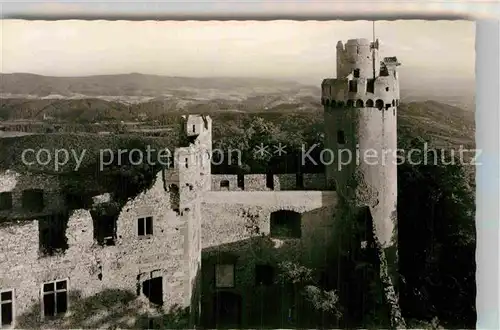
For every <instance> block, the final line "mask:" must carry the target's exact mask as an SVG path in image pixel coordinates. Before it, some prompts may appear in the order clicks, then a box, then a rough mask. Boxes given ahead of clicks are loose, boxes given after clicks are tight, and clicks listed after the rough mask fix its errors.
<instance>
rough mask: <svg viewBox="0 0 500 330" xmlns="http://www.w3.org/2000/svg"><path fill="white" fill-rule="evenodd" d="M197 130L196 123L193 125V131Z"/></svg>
mask: <svg viewBox="0 0 500 330" xmlns="http://www.w3.org/2000/svg"><path fill="white" fill-rule="evenodd" d="M194 132H196V125H193V133H194Z"/></svg>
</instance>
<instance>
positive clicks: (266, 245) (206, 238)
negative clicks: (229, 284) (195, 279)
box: [202, 191, 336, 326]
mask: <svg viewBox="0 0 500 330" xmlns="http://www.w3.org/2000/svg"><path fill="white" fill-rule="evenodd" d="M335 205H336V194H335V192H321V191H283V192H271V191H269V192H266V191H252V192H209V193H207V194H206V195H205V198H204V203H203V215H204V221H203V223H202V243H203V250H202V260H203V261H202V262H203V265H202V281H203V284H202V285H203V301H202V311H203V313H204V315H203V321H204V323H205V325H206V326H214V324H213V323H214V319H213V317H214V316H213V314H212V310H213V307H214V306H213V304H214V300H213V299H214V297H215V295H216V294H217V292H232V293H235V294H237V295H239V296H240V297H242V305H243V306H242V314H241V317H242V320H241V321H242V323H243V324H245V325H247V326H259V324H252V321H255V320H262V322H263V323H266V322H267V324H268V325H270V324H272V322H273V320H276V317H278V316H282V315H283V313H286V311H287V310H288V308H289V307H290V306H288V304H289V303H290V301H289V300H286V299H281V298H280V297H282V294H285V293H284V292H281V291H280V290H281V289H280V288H279V286H276V285H266V286H259V285H257V284H256V278H255V267H256V265H269V266H271V267H272V268H273V269H274V278H275V279H276V278H277V276H278V263H280V262H282V261H293V262H298V263H300V264H303V265H306V266H309V267H311V268H314V269H321V268H323V267H324V266H325V260H328V254H329V250H330V246H331V245H332V244H333V242H332V236H333V233H332V232H333V224H334V220H333V219H334V209H335ZM279 210H291V211H295V212H299V213H301V237H300V238H287V239H277V238H270V237H269V234H270V228H271V223H270V217H271V213H272V212H274V211H279ZM227 255H230V256H232V257H233V258H234V260H235V264H236V265H235V286H234V288H228V289H223V290H222V289H216V288H215V283H214V280H215V279H214V269H215V268H214V267H215V264H216V263H217V262H220V260H221V259H222V258H224V257H225V256H227ZM261 307H264V308H265V309H266V311H265V312H263V311H262V310H261V309H262V308H261ZM263 319H265V320H263ZM260 325H261V326H262V325H263V324H260ZM264 325H265V324H264Z"/></svg>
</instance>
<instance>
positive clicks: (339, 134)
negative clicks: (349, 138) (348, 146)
mask: <svg viewBox="0 0 500 330" xmlns="http://www.w3.org/2000/svg"><path fill="white" fill-rule="evenodd" d="M337 143H339V144H345V134H344V131H337Z"/></svg>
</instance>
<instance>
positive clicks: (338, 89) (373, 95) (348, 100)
mask: <svg viewBox="0 0 500 330" xmlns="http://www.w3.org/2000/svg"><path fill="white" fill-rule="evenodd" d="M370 100H371V101H372V102H370ZM378 100H380V101H381V102H382V104H383V105H382V108H387V105H389V104H390V106H398V105H399V86H398V83H397V80H396V79H394V77H390V76H387V77H380V76H379V77H377V78H375V79H370V78H368V79H367V78H356V79H355V78H352V77H351V76H349V77H347V78H341V79H325V80H323V83H322V84H321V104H322V105H325V106H330V107H343V106H350V107H374V106H375V105H376V104H378V105H380V104H381V103H380V102H378V103H377V101H378ZM390 106H389V107H390ZM375 107H377V108H378V107H379V106H375Z"/></svg>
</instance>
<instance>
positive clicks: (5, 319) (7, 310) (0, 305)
mask: <svg viewBox="0 0 500 330" xmlns="http://www.w3.org/2000/svg"><path fill="white" fill-rule="evenodd" d="M13 322H14V291H13V290H4V291H0V328H4V327H5V328H7V327H10V326H12V324H13Z"/></svg>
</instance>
